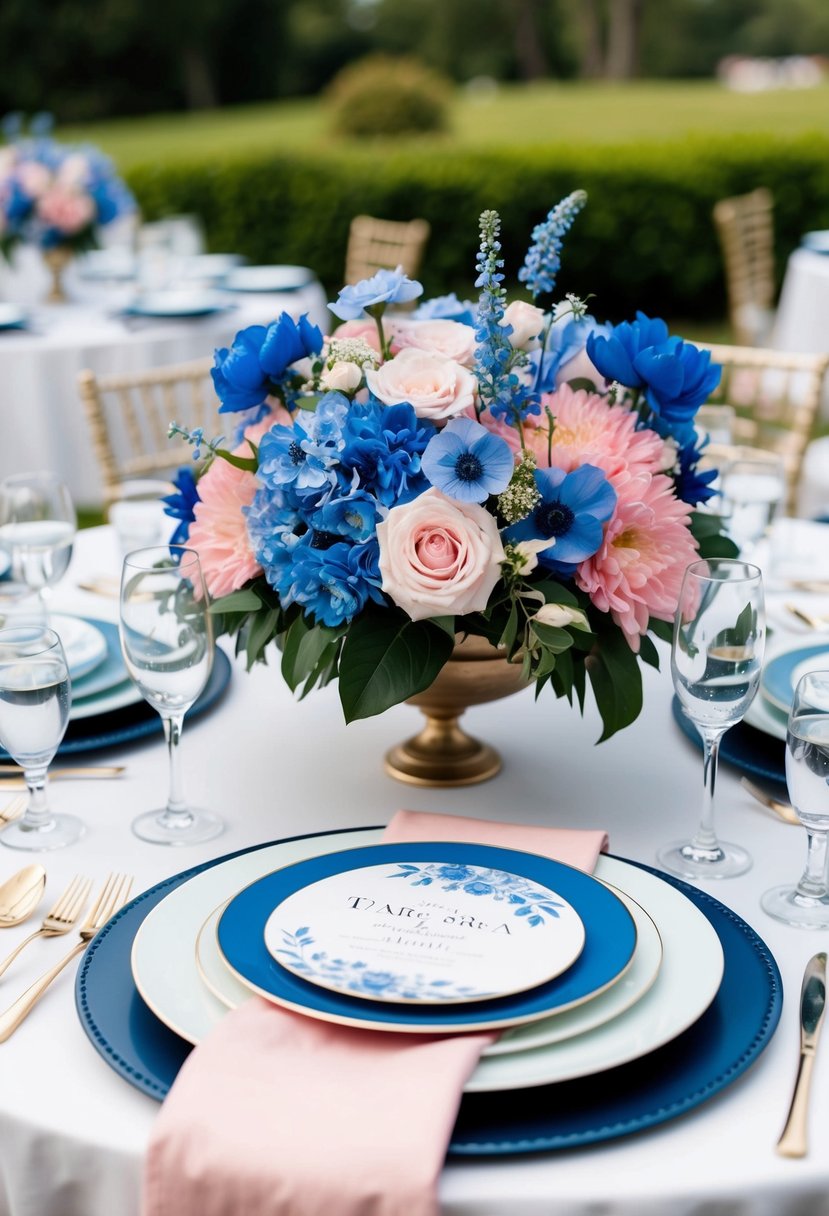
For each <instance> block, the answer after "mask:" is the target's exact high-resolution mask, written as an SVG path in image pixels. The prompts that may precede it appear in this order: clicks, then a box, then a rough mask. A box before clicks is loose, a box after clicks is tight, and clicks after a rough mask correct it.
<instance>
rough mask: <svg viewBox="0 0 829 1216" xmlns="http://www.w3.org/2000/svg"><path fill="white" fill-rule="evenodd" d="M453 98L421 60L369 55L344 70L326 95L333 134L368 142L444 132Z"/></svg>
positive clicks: (434, 73) (442, 79)
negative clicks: (375, 137)
mask: <svg viewBox="0 0 829 1216" xmlns="http://www.w3.org/2000/svg"><path fill="white" fill-rule="evenodd" d="M449 92H450V85H449V82H448V81H447V80H446V79H444V78H443V77H442V76H440V75H439V74H438V73H437V72H433V71H432V70H431V69H430V68H427V67H424V66H423V64H421V63H418V61H417V60H416V59H410V58H404V57H400V58H395V57H393V56H391V55H369V56H367V57H366V58H365V59H359V60H358V61H357V62H356V63H351V64H349V65H348V67H345V68H343V70H342V71H341V72H340V73H339V74H338V75H337V76H335V77H334V79H333V81H332V82H331V84H330V86H329V88H328V91H327V95H328V101H329V105H330V109H331V114H332V118H333V124H334V129H335V130H336V131H338V132H341V133H342V134H344V135H354V136H357V137H358V138H363V137H365V136H373V135H411V134H415V133H421V132H423V131H443V130H445V128H446V125H447V110H448V103H449Z"/></svg>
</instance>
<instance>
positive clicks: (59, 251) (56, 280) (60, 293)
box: [43, 245, 73, 304]
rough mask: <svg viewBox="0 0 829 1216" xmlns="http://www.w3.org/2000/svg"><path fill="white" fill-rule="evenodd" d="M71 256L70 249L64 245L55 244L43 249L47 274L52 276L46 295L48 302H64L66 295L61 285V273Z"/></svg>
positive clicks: (62, 273)
mask: <svg viewBox="0 0 829 1216" xmlns="http://www.w3.org/2000/svg"><path fill="white" fill-rule="evenodd" d="M72 257H73V253H72V250H71V249H67V248H66V246H64V245H56V246H54V247H53V248H52V249H44V251H43V260H44V262H45V263H46V265H47V267H48V269H49V274H50V275H51V276H52V285H51V288H50V290H49V294H48V296H47V297H46V301H47V303H48V304H65V303H66V301H67V298H68V297H67V295H66V292H65V290H64V287H63V275H64V271H65V270H66V268H67V266H68V265H69V263H70V262H71V261H72Z"/></svg>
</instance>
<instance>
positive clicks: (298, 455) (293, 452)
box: [288, 439, 305, 464]
mask: <svg viewBox="0 0 829 1216" xmlns="http://www.w3.org/2000/svg"><path fill="white" fill-rule="evenodd" d="M288 455H289V456H290V458H291V464H302V462H303V460H304V459H305V453H304V452H303V450H302V448H301V447H300V446H299V444H298V443H297V441H296V440H295V439H293V440H292V441H291V446H290V447H289V448H288Z"/></svg>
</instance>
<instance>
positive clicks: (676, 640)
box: [657, 559, 765, 878]
mask: <svg viewBox="0 0 829 1216" xmlns="http://www.w3.org/2000/svg"><path fill="white" fill-rule="evenodd" d="M764 643H765V609H764V604H763V579H762V575H761V574H760V571H759V570H758V568H757V567H756V566H751V565H749V564H748V563H747V562H742V561H730V560H726V559H717V560H710V561H699V562H694V563H693V565H691V566H689V567H688V569H687V570H686V571H685V575H684V577H683V580H682V590H681V591H680V597H679V606H678V607H677V612H676V618H675V620H674V637H673V646H672V649H671V675H672V677H673V682H674V689H675V690H676V694H677V696H678V698H679V701H680V704H681V706H682V709H683V712H684V713H685V714H686V715H687V717H689V718H690V719H691V721H692V722H693V724H694V726H695V727H696V728H697V730H698V731H699V734H700V736H701V738H702V744H703V757H704V759H703V785H704V801H703V809H702V818H701V820H700V825H699V827H698V829H697V831H696V834H695V835H694V836H693V837H692V838H691V839H690V840H685V841H677V842H676V843H674V844H671V845H666V846H665V847H664V848H663V849H661V850H660V851H659V853H658V854H657V856H658V859H659V862H660V864H661V865H662V866H663V867H664V868H665V869H666V870H669V871H670V872H671V873H672V874H678V875H679V876H680V877H682V878H731V877H733V876H734V875H736V874H743V873H744V872H745V871H746V870H748V869H749V868H750V866H751V858H750V856H749V855H748V853H747V852H746V850H745V849H743V848H740V846H739V845H733V844H725V843H724V842H722V841H720V840H718V839H717V836H716V833H715V831H714V790H715V786H716V780H717V758H718V754H719V746H720V740H721V739H722V736H723V735H724V734H725V732H726V731H727V730H728V728H729V727H731V726H734V725H735V724H736V723H737V722H739V721H740V720H741V718H742V717H743V715H744V714H745V712H746V710H747V709H748V707H749V705H750V704H751V702H752V700H753V699H754V696H755V693H756V692H757V686H758V684H759V682H760V669H761V665H762V662H763V647H764Z"/></svg>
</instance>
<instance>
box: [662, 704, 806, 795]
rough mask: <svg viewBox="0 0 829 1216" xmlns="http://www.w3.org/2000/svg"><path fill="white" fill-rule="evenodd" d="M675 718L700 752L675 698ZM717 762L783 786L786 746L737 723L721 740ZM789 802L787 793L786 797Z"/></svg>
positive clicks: (696, 734) (693, 730) (694, 733)
mask: <svg viewBox="0 0 829 1216" xmlns="http://www.w3.org/2000/svg"><path fill="white" fill-rule="evenodd" d="M672 708H673V711H674V718H675V719H676V721H677V723H678V724H679V727H680V729H681V730H682V732H683V734H684V735H686V736H687V737H688V738H689V739H690V740H691V742H692V743H694V744H695V745H696V746H697V747H698V748H699V749H700V751H702V739H701V738H700V736H699V732H698V731H697V728H696V727H695V726H694V724H693V722H692V721H691V719H690V718H688V717H686V715H685V714H684V713H683V712H682V706H681V705H680V703H679V700H678V699H677V698H676V697H674V701H673V706H672ZM720 759H721V760H723V761H725V762H726V763H728V764H733V765H734V767H735V768H738V769H740V771H741V772H743V773H751V774H752V775H753V776H755V777H762V778H763V779H764V780H766V781H775V782H777V783H778V784H780V785H782V786H784V787H785V785H786V744H785V743H784V742H783V741H782V740H781V739H773V738H772V736H771V735H767V734H766V733H765V732H764V731H762V730H755V728H754V727H753V726H749V725H748V723H746V722H738V723H737V725H736V726H732V727H731V729H730V730H727V731H726V732H725V734H724V735H723V737H722V742H721V743H720ZM786 797H787V798H788V793H786Z"/></svg>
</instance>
